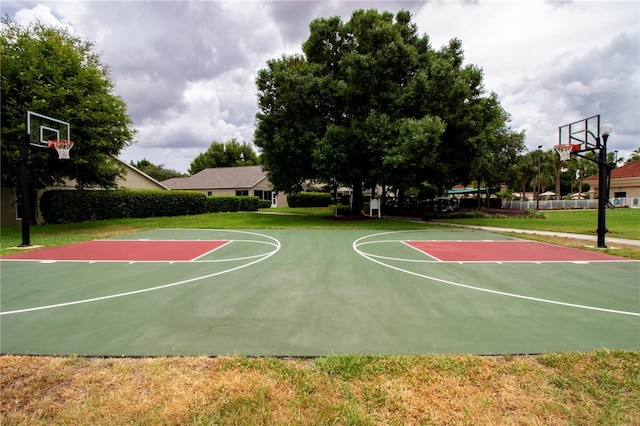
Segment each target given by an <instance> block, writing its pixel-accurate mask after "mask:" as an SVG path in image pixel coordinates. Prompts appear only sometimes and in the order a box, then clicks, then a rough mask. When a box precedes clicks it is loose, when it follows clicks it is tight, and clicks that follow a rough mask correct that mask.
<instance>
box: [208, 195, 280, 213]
mask: <svg viewBox="0 0 640 426" xmlns="http://www.w3.org/2000/svg"><path fill="white" fill-rule="evenodd" d="M259 201H260V199H259V198H258V197H254V196H242V197H236V196H233V195H214V196H210V197H207V200H206V212H207V213H218V212H237V211H256V210H258V203H259ZM269 205H271V204H269Z"/></svg>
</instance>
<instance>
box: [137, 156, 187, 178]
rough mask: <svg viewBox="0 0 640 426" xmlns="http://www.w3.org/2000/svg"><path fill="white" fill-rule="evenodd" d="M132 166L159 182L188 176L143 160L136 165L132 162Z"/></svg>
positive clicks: (162, 165)
mask: <svg viewBox="0 0 640 426" xmlns="http://www.w3.org/2000/svg"><path fill="white" fill-rule="evenodd" d="M131 165H132V166H133V167H135V168H137V169H138V170H140V171H141V172H143V173H145V174H147V175H149V176H151V177H152V178H154V179H155V180H157V181H159V182H160V181H163V180H167V179H171V178H174V177H185V176H186V174H184V173H180V172H177V171H175V170H173V169H168V168H166V167H165V166H164V164H153V163H152V162H151V161H149V160H147V159H146V158H145V159H142V160H140V161H136V162H135V163H134V162H133V161H131Z"/></svg>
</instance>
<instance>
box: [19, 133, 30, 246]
mask: <svg viewBox="0 0 640 426" xmlns="http://www.w3.org/2000/svg"><path fill="white" fill-rule="evenodd" d="M30 139H31V138H30V135H29V133H26V134H25V137H24V139H23V141H22V143H21V144H20V194H19V197H20V203H21V204H20V206H21V207H22V244H20V247H29V246H31V230H30V228H29V227H30V225H31V203H30V197H29V169H28V165H27V161H29V143H30Z"/></svg>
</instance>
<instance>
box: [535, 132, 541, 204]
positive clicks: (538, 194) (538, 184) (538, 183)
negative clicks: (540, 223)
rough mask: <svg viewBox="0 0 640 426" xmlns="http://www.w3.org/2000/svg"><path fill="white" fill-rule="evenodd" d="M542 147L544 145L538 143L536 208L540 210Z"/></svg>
mask: <svg viewBox="0 0 640 426" xmlns="http://www.w3.org/2000/svg"><path fill="white" fill-rule="evenodd" d="M540 148H542V145H538V182H537V183H536V210H540V158H541V157H542V154H541V152H540Z"/></svg>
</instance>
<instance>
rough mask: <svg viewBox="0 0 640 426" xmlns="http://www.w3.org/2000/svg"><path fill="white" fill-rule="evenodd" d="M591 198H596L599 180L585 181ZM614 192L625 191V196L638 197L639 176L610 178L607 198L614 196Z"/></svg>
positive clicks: (639, 195)
mask: <svg viewBox="0 0 640 426" xmlns="http://www.w3.org/2000/svg"><path fill="white" fill-rule="evenodd" d="M587 183H588V184H589V185H590V187H589V195H590V197H591V198H598V191H599V182H598V181H597V180H590V181H588V182H587ZM616 192H626V193H627V198H640V177H630V178H618V179H611V185H610V187H609V198H610V199H612V198H614V194H615V193H616Z"/></svg>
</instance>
